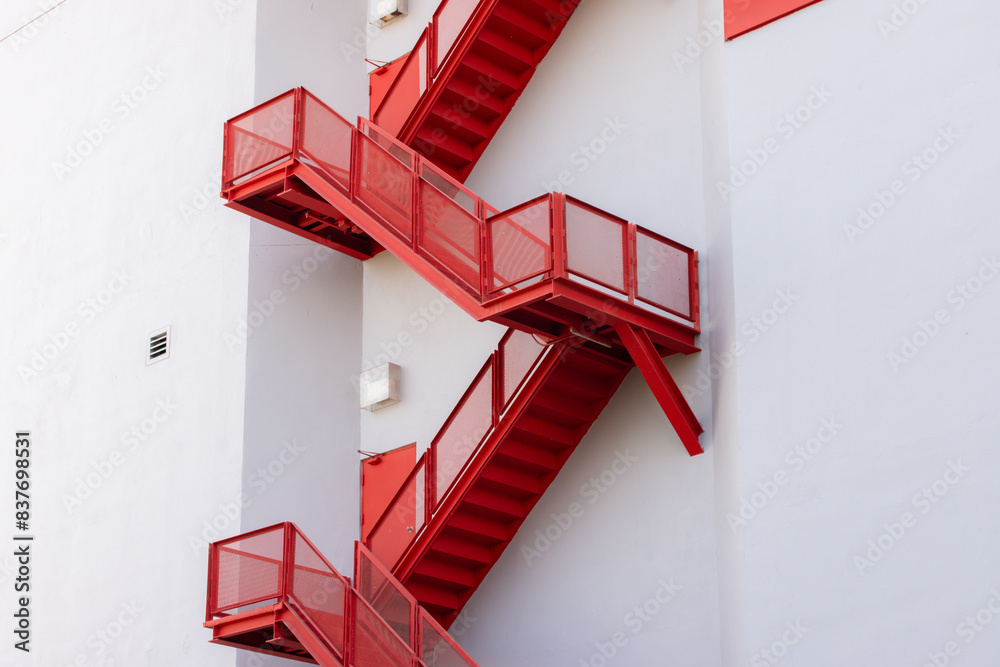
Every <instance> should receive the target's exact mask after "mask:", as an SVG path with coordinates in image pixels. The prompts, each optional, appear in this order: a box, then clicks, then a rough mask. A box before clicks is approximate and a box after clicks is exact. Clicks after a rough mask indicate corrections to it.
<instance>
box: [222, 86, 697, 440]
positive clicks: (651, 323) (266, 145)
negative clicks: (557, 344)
mask: <svg viewBox="0 0 1000 667" xmlns="http://www.w3.org/2000/svg"><path fill="white" fill-rule="evenodd" d="M223 196H224V197H225V198H226V199H227V205H228V206H230V207H232V208H234V209H237V210H240V211H244V212H246V213H248V214H250V215H253V216H255V217H257V218H259V219H261V220H264V221H266V222H269V223H271V224H273V225H276V226H278V227H281V228H283V229H287V230H289V231H291V232H294V233H296V234H299V235H300V236H303V237H305V238H308V239H311V240H313V241H315V242H317V243H320V244H323V245H326V246H329V247H331V248H334V249H337V250H340V251H341V252H344V253H346V254H348V255H351V256H353V257H357V258H359V259H367V258H369V257H372V256H373V255H374V254H376V253H377V252H380V251H381V250H383V249H388V250H389V251H390V252H392V253H393V255H395V256H396V257H398V258H399V259H400V260H402V261H403V262H404V263H406V264H407V265H409V266H410V267H411V268H412V269H413V270H414V271H416V272H417V273H418V274H419V275H421V276H423V277H424V278H425V279H426V280H428V281H429V282H431V284H433V285H434V286H435V287H436V288H437V289H438V290H439V291H440V292H442V293H443V294H445V295H446V296H448V297H449V298H450V299H451V300H452V301H454V302H455V303H457V304H458V305H459V306H461V307H462V308H463V309H464V310H465V311H466V312H467V313H469V314H470V315H471V316H472V317H474V318H476V319H477V320H480V321H481V320H487V319H488V320H491V321H494V322H498V323H501V324H504V325H506V326H510V327H513V328H516V329H519V330H522V331H526V332H529V333H535V334H537V335H540V336H542V337H544V338H545V339H547V340H552V339H560V338H565V337H568V336H578V337H582V338H584V339H587V340H590V341H592V342H595V343H597V344H599V345H604V346H607V347H608V348H610V349H612V350H613V351H616V352H617V353H618V354H619V355H621V356H622V357H623V358H625V359H628V358H631V359H632V360H633V361H634V362H635V363H636V365H638V366H639V368H640V370H641V371H642V373H643V376H644V377H645V378H646V379H647V381H648V382H649V385H650V387H651V388H652V390H653V393H654V395H655V396H656V398H657V400H658V401H659V402H660V404H661V405H662V406H663V409H664V412H665V413H666V414H667V416H668V418H669V419H670V421H671V423H672V424H673V426H674V428H675V430H676V431H677V433H678V434H679V435H680V437H681V440H682V442H683V443H684V445H685V447H687V449H688V451H689V452H691V453H692V454H696V453H700V452H701V446H700V445H699V444H698V435H699V434H700V433H701V427H700V425H698V422H697V420H696V419H694V415H693V413H692V412H691V410H690V408H688V406H687V405H686V403H685V401H684V399H683V397H682V396H681V394H680V391H679V390H678V389H677V387H676V385H675V384H674V382H673V380H672V379H671V378H670V376H669V373H667V370H666V368H665V367H664V366H663V362H662V357H663V356H665V355H668V354H674V353H683V354H690V353H692V352H696V351H697V350H698V348H697V347H696V346H695V343H694V339H695V336H696V334H697V333H698V331H699V306H698V259H697V253H696V252H695V251H693V250H691V249H690V248H687V247H685V246H683V245H680V244H679V243H676V242H674V241H671V240H669V239H666V238H664V237H662V236H660V235H658V234H656V233H654V232H652V231H650V230H648V229H645V228H643V227H640V226H638V225H634V224H631V223H629V222H627V221H625V220H622V219H621V218H618V217H616V216H613V215H611V214H609V213H606V212H604V211H601V210H600V209H598V208H595V207H593V206H590V205H588V204H585V203H584V202H581V201H579V200H577V199H574V198H572V197H567V196H565V195H560V194H548V195H543V196H541V197H538V198H536V199H533V200H531V201H529V202H526V203H524V204H521V205H519V206H515V207H514V208H511V209H509V210H507V211H503V212H498V211H496V209H494V208H493V207H491V206H489V205H488V204H487V203H486V202H485V201H483V200H482V199H480V198H479V197H478V196H476V195H475V194H474V193H472V192H470V191H469V190H468V189H466V188H465V187H464V186H462V185H461V184H459V183H458V182H457V181H455V180H454V179H452V178H451V177H449V176H448V175H446V174H444V173H443V172H442V171H440V170H439V169H437V168H436V167H435V166H434V165H432V164H431V163H430V162H428V161H426V160H425V159H424V158H422V157H421V156H419V155H417V154H416V153H414V152H413V151H412V150H410V149H409V148H407V147H406V146H403V145H402V144H400V143H399V142H398V141H396V140H395V139H394V138H392V137H391V136H389V135H388V134H386V133H384V132H383V131H382V130H380V129H379V128H378V127H376V126H375V125H372V124H371V123H369V122H368V121H366V120H364V119H359V120H358V127H357V128H355V127H354V126H353V125H351V124H350V123H349V122H347V121H346V120H345V119H344V118H342V117H341V116H340V115H339V114H337V113H336V112H334V111H333V110H332V109H330V108H329V107H327V106H326V105H324V104H323V103H322V102H320V101H319V100H318V99H316V98H315V97H314V96H313V95H311V94H310V93H308V92H307V91H305V90H304V89H301V88H298V89H295V90H292V91H289V92H288V93H285V94H284V95H281V96H279V97H277V98H275V99H273V100H271V101H269V102H266V103H264V104H262V105H260V106H258V107H256V108H254V109H251V110H250V111H248V112H246V113H244V114H241V115H240V116H237V117H236V118H234V119H233V120H231V121H229V122H228V123H227V124H226V133H225V157H224V167H223Z"/></svg>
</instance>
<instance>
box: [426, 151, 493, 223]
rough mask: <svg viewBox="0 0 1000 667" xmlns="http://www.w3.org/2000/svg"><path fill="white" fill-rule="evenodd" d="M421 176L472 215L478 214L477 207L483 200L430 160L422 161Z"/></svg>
mask: <svg viewBox="0 0 1000 667" xmlns="http://www.w3.org/2000/svg"><path fill="white" fill-rule="evenodd" d="M420 177H421V178H423V179H424V180H425V181H427V182H428V183H430V184H431V185H433V186H434V187H435V188H437V189H438V190H440V191H441V192H442V193H444V194H445V195H447V196H448V197H449V198H450V199H452V200H453V201H454V202H455V203H456V204H458V205H459V206H461V207H462V208H463V209H465V210H466V212H468V213H469V214H470V215H478V210H477V209H478V206H479V202H480V201H482V200H481V199H480V198H479V196H478V195H476V194H474V193H473V192H472V191H471V190H469V189H468V188H466V187H465V186H464V185H462V184H460V183H458V182H457V181H455V180H454V179H453V178H451V177H450V176H448V175H447V174H445V173H443V172H442V171H440V170H439V169H438V168H437V167H435V166H434V165H433V164H431V163H430V162H426V161H421V163H420Z"/></svg>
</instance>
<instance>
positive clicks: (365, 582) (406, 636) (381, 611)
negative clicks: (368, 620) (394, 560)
mask: <svg viewBox="0 0 1000 667" xmlns="http://www.w3.org/2000/svg"><path fill="white" fill-rule="evenodd" d="M357 558H358V563H357V565H356V566H357V581H355V584H354V586H355V588H356V589H357V590H358V593H359V594H360V595H361V597H363V598H364V599H365V600H366V601H367V602H368V604H370V605H371V606H372V609H374V610H375V612H376V613H377V614H378V615H379V616H381V617H382V618H383V619H384V620H385V622H386V623H387V624H388V625H389V627H391V628H392V629H393V630H394V631H395V632H396V634H397V635H398V636H399V638H400V640H402V641H405V642H406V643H407V644H409V642H410V636H411V630H412V625H413V612H414V603H413V602H411V601H410V599H409V598H408V596H407V594H406V593H405V589H404V588H403V586H402V585H401V584H400V583H399V582H397V581H396V580H394V579H390V578H389V577H387V576H386V575H385V574H384V573H383V572H382V570H381V569H380V568H378V567H377V566H376V565H375V564H374V563H373V562H372V561H371V560H370V559H369V557H368V555H367V554H366V553H365V552H364V551H360V550H359V552H358V556H357Z"/></svg>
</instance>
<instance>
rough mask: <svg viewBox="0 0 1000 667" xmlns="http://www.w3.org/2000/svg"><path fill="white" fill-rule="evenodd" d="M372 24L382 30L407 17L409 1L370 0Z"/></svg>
mask: <svg viewBox="0 0 1000 667" xmlns="http://www.w3.org/2000/svg"><path fill="white" fill-rule="evenodd" d="M369 2H371V15H372V23H374V24H375V25H377V26H378V27H380V28H382V27H384V26H385V25H387V24H389V23H392V22H393V21H395V20H396V19H401V18H403V17H404V16H406V3H407V0H369Z"/></svg>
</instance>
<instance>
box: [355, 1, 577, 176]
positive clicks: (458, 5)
mask: <svg viewBox="0 0 1000 667" xmlns="http://www.w3.org/2000/svg"><path fill="white" fill-rule="evenodd" d="M579 4H580V0H479V1H477V0H445V1H444V2H442V3H441V4H440V5H439V6H438V8H437V11H435V12H434V17H433V19H432V20H431V22H430V24H429V25H428V26H427V29H426V30H425V31H424V32H423V34H421V36H420V38H419V39H418V40H417V44H416V46H415V47H414V48H413V50H412V51H411V52H410V53H409V54H408V55H406V56H404V57H402V58H400V59H399V60H396V61H394V62H393V63H390V64H389V65H387V66H384V67H380V68H379V69H377V70H375V71H374V72H372V74H371V76H370V81H371V96H370V100H371V111H370V114H369V117H370V118H371V119H372V121H373V122H374V123H375V124H376V125H378V126H380V127H382V128H383V129H384V130H385V131H386V132H388V133H389V134H391V135H393V136H395V137H398V138H399V139H400V141H402V143H404V144H406V145H407V146H409V147H411V148H413V149H414V150H416V151H417V152H418V153H420V154H421V155H422V156H424V157H426V158H428V159H430V160H431V161H432V162H433V163H434V164H436V165H437V166H438V167H440V168H441V169H443V170H444V171H445V172H447V173H448V174H449V175H450V176H453V177H454V178H456V179H458V180H459V181H462V182H464V181H465V179H466V178H467V177H468V175H469V172H471V171H472V168H473V167H474V166H475V164H476V162H477V161H478V160H479V157H480V156H481V155H482V154H483V151H485V150H486V147H487V146H488V145H489V142H490V140H491V139H492V138H493V136H494V135H495V134H496V133H497V130H499V128H500V125H502V124H503V121H504V119H505V118H506V117H507V114H509V113H510V111H511V109H512V108H513V107H514V103H515V102H516V101H517V98H518V97H519V96H520V95H521V92H522V91H523V90H524V89H525V87H526V86H527V85H528V81H529V80H530V79H531V77H532V75H533V74H534V73H535V68H536V67H537V66H538V64H539V63H540V62H541V61H542V59H543V58H544V57H545V54H547V53H548V51H549V49H550V48H552V45H553V44H555V41H556V38H558V37H559V34H560V33H561V32H562V30H563V28H564V27H565V25H566V22H567V21H568V20H569V17H570V16H572V14H573V12H574V11H575V10H576V7H577V5H579Z"/></svg>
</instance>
